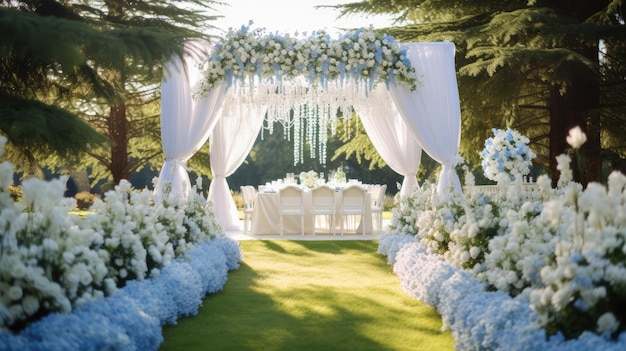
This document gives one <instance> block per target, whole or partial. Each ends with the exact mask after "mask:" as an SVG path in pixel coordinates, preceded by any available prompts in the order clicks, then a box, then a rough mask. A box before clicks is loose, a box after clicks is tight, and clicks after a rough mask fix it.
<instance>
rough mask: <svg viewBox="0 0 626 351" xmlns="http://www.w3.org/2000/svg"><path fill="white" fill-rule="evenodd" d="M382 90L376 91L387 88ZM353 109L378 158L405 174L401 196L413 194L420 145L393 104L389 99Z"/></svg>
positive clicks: (378, 88) (383, 92)
mask: <svg viewBox="0 0 626 351" xmlns="http://www.w3.org/2000/svg"><path fill="white" fill-rule="evenodd" d="M384 89H386V88H385V87H383V86H379V87H377V88H376V90H377V91H376V92H375V93H376V94H383V95H386V94H387V92H386V91H381V90H384ZM356 111H357V113H358V114H359V116H361V123H363V127H364V128H365V131H366V132H367V135H368V136H369V138H370V140H371V141H372V144H373V145H374V147H375V148H376V151H378V154H379V155H380V157H381V158H382V159H383V160H384V161H385V162H386V163H387V165H389V167H390V168H391V169H392V170H393V171H394V172H396V173H398V174H401V175H402V176H404V180H403V181H402V187H401V188H400V195H401V196H407V195H410V194H412V193H413V190H414V189H415V188H416V187H419V185H418V184H417V178H416V176H417V171H418V170H419V166H420V162H421V159H422V148H421V147H420V145H419V143H418V142H417V140H416V139H415V137H414V136H413V134H412V133H411V132H410V131H409V128H408V127H407V125H406V123H405V122H404V119H403V118H402V116H401V115H400V113H399V112H398V110H397V109H396V107H395V105H394V104H393V103H392V102H391V101H389V102H388V103H387V104H381V105H379V106H378V108H370V109H363V110H361V109H359V108H358V107H356Z"/></svg>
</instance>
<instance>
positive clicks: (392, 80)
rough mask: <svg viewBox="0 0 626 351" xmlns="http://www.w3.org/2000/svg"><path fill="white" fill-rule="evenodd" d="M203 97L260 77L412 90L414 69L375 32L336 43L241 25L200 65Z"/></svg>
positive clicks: (343, 37) (394, 44)
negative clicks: (223, 86) (221, 87)
mask: <svg viewBox="0 0 626 351" xmlns="http://www.w3.org/2000/svg"><path fill="white" fill-rule="evenodd" d="M203 70H204V80H203V82H202V85H201V92H207V91H209V90H210V89H212V88H213V87H215V86H216V85H217V84H218V83H219V82H221V81H225V82H226V83H227V85H228V86H232V85H236V84H238V83H242V84H245V83H246V78H247V79H248V80H249V84H250V86H253V81H254V79H255V78H258V79H259V81H263V80H269V81H271V82H272V83H274V84H279V85H281V84H282V82H283V81H284V80H295V79H298V77H305V78H306V79H307V81H308V84H309V85H311V86H321V87H322V88H327V86H328V83H329V81H338V84H339V85H340V86H343V85H344V84H345V83H348V82H352V83H354V84H355V85H356V87H357V88H359V87H363V88H364V89H365V91H366V92H368V91H370V90H371V89H372V88H373V87H374V86H375V85H376V84H378V83H381V82H382V83H385V84H386V86H387V88H388V87H389V85H391V84H393V85H398V84H401V85H404V86H406V87H408V88H409V89H411V90H414V89H415V88H416V76H415V70H414V68H413V67H411V63H410V61H409V59H408V58H407V56H406V50H404V49H402V48H401V47H400V45H399V44H398V43H397V42H396V41H395V40H394V39H393V38H392V37H391V36H389V35H386V34H379V33H376V32H374V31H373V30H371V29H370V30H367V29H363V28H361V29H358V30H356V31H352V32H348V33H346V34H344V35H341V36H340V37H339V38H338V39H331V37H330V36H329V35H328V34H327V33H326V32H324V31H320V32H313V33H312V34H311V35H310V36H309V37H307V38H305V39H298V38H296V37H295V36H290V35H284V36H283V35H280V34H269V35H265V32H264V29H257V30H250V28H249V27H247V26H242V27H241V29H240V30H238V31H232V30H231V31H229V32H228V34H227V35H226V38H225V39H224V40H223V41H222V42H219V43H217V44H216V45H215V46H214V48H213V52H212V53H211V56H210V57H209V58H208V60H207V61H206V62H205V63H204V67H203Z"/></svg>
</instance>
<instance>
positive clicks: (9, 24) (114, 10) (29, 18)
mask: <svg viewBox="0 0 626 351" xmlns="http://www.w3.org/2000/svg"><path fill="white" fill-rule="evenodd" d="M212 4H214V2H211V1H209V2H207V1H200V0H180V1H179V0H171V1H166V2H162V1H151V0H148V1H132V2H128V1H121V0H105V1H87V2H75V1H54V0H27V1H22V2H20V3H19V5H18V4H17V3H16V2H14V1H10V0H8V1H3V5H6V8H3V9H2V10H1V11H2V12H0V16H1V17H0V26H2V25H3V27H1V29H3V30H2V32H1V33H2V34H0V37H1V38H0V44H2V45H3V46H2V48H3V50H4V51H3V53H2V55H3V56H2V60H3V63H4V64H5V65H4V67H3V68H5V69H3V72H6V74H7V75H10V76H16V79H14V81H13V82H12V83H13V84H12V85H8V84H7V85H4V84H3V85H2V86H1V87H2V90H1V91H2V93H4V95H7V96H9V97H10V98H11V99H18V98H20V99H22V100H24V99H27V102H28V103H29V104H30V106H34V107H37V106H41V105H43V107H46V108H48V109H50V108H51V107H52V106H51V105H56V106H61V107H62V108H58V107H56V109H55V110H54V111H56V112H58V113H59V114H61V113H62V114H65V115H69V116H73V117H74V121H76V119H75V117H76V116H80V117H83V118H84V119H85V120H86V121H88V122H89V123H90V124H91V125H92V126H93V127H94V128H96V129H97V130H99V131H100V132H101V133H102V134H104V135H105V136H106V137H107V139H108V140H109V141H110V143H109V144H104V143H102V142H100V143H98V144H97V145H95V146H97V147H94V145H93V144H92V143H90V141H83V145H85V147H83V148H81V149H79V148H75V149H73V150H75V151H74V152H73V153H74V155H73V156H75V157H74V163H73V164H77V162H78V157H77V155H78V152H79V151H86V152H88V153H89V154H90V155H91V156H92V157H93V160H96V161H97V162H96V163H93V162H92V165H96V164H99V165H100V166H102V167H104V169H106V170H107V171H108V172H110V177H111V178H112V180H113V183H115V184H116V183H118V182H119V180H121V179H128V177H129V175H130V173H131V172H133V171H135V170H137V169H138V168H139V167H141V166H143V165H144V164H145V163H146V162H147V161H149V160H150V159H153V158H154V157H156V156H158V155H160V154H161V150H160V144H159V146H158V147H156V143H155V140H158V139H156V137H155V135H158V116H159V111H158V100H159V94H158V91H159V90H158V86H159V83H160V79H161V76H162V67H163V64H164V63H165V62H166V61H167V60H169V59H170V58H171V57H172V56H173V55H179V56H181V55H183V53H184V51H194V50H195V52H196V53H198V52H199V50H200V47H199V46H196V47H194V46H191V45H189V44H188V43H189V41H190V39H199V40H204V41H206V40H210V39H211V37H210V36H209V35H207V34H205V33H207V29H209V28H211V27H210V26H209V25H208V21H210V20H213V19H215V18H216V17H215V16H207V15H206V14H205V12H204V11H206V10H208V9H211V7H210V5H212ZM13 33H19V34H18V38H17V39H16V38H12V37H11V36H12V35H13ZM3 81H4V80H3ZM33 82H34V83H35V84H32V83H33ZM14 86H18V87H20V88H21V89H19V90H16V89H15V87H14ZM30 90H36V92H37V94H30V95H29V92H30ZM15 91H18V92H20V94H15V93H14V92H15ZM24 92H26V93H24ZM0 102H2V101H0ZM2 105H7V103H6V102H2ZM44 110H45V109H44ZM50 118H52V117H50ZM2 119H3V121H7V123H8V122H10V121H9V120H7V119H5V115H4V114H3V115H2ZM81 125H85V123H84V122H82V124H81ZM11 128H12V127H11V125H9V126H8V128H7V129H8V130H10V129H11ZM3 130H4V129H3ZM90 132H91V133H92V134H93V135H97V134H95V133H94V132H93V129H90ZM76 134H77V135H78V136H82V135H81V134H78V133H76ZM83 134H85V133H83ZM92 134H90V135H92ZM92 139H93V138H92ZM99 140H102V139H101V138H100V139H99ZM65 141H66V140H63V139H60V141H59V140H57V142H59V143H61V144H63V142H65ZM29 145H30V144H29ZM45 156H46V155H45V154H43V153H40V154H39V155H37V157H35V156H33V159H35V158H36V159H37V161H41V160H43V159H44V157H45ZM56 161H57V160H56V159H54V162H56ZM70 164H72V163H70ZM84 164H85V162H84V161H83V162H81V165H84ZM87 164H89V162H87ZM96 168H97V167H96ZM98 172H100V173H102V170H101V169H100V170H99V171H97V172H96V173H98Z"/></svg>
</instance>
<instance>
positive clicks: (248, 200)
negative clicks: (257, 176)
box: [240, 185, 256, 209]
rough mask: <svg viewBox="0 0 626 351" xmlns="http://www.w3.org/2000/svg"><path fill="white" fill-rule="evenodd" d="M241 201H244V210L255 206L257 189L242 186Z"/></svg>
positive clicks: (250, 186)
mask: <svg viewBox="0 0 626 351" xmlns="http://www.w3.org/2000/svg"><path fill="white" fill-rule="evenodd" d="M240 189H241V199H242V201H243V208H244V209H250V208H252V206H253V205H254V197H255V196H256V189H254V187H253V186H252V185H242V186H241V187H240Z"/></svg>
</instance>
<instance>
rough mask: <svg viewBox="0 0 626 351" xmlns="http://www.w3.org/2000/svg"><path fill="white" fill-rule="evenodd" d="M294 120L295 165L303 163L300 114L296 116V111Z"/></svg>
mask: <svg viewBox="0 0 626 351" xmlns="http://www.w3.org/2000/svg"><path fill="white" fill-rule="evenodd" d="M293 118H294V121H293V165H294V166H296V165H297V164H298V163H302V159H301V155H302V150H301V149H302V143H301V142H300V116H296V115H295V113H294V116H293Z"/></svg>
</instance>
